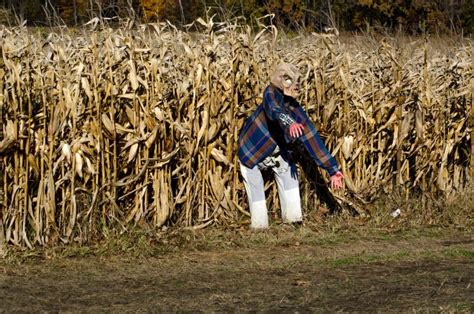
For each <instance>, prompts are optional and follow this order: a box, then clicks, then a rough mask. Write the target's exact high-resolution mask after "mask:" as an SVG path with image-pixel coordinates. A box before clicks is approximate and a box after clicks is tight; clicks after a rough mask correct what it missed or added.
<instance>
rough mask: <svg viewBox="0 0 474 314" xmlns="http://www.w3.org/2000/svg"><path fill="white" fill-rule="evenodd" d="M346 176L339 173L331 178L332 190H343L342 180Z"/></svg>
mask: <svg viewBox="0 0 474 314" xmlns="http://www.w3.org/2000/svg"><path fill="white" fill-rule="evenodd" d="M343 178H344V176H343V175H342V172H340V171H338V172H336V174H334V175H333V176H331V188H332V189H333V190H339V189H340V188H342V179H343Z"/></svg>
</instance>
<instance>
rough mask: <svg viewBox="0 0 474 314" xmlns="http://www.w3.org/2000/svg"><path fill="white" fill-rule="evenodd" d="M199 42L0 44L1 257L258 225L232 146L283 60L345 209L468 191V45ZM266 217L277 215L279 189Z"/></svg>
mask: <svg viewBox="0 0 474 314" xmlns="http://www.w3.org/2000/svg"><path fill="white" fill-rule="evenodd" d="M201 22H202V24H206V23H205V22H204V21H201ZM89 27H93V26H89ZM205 27H206V28H207V31H204V32H202V33H186V32H182V31H179V30H176V29H174V28H173V27H172V26H170V25H164V24H163V25H162V24H152V25H143V26H140V27H139V28H138V29H131V28H129V27H128V25H124V27H123V28H120V29H117V30H112V29H107V28H104V29H92V30H90V29H84V30H83V32H82V33H81V32H78V31H77V30H76V31H75V33H74V34H72V33H68V31H67V30H64V31H63V32H57V33H51V34H49V35H48V36H47V37H46V38H44V37H43V36H39V35H36V34H33V33H31V32H29V31H28V30H27V29H26V28H12V29H7V28H3V29H2V30H1V31H0V41H1V49H2V50H1V55H2V59H1V60H0V63H1V64H2V66H1V67H0V92H1V93H0V104H1V107H0V118H1V121H2V123H1V124H2V126H3V127H2V130H0V131H1V134H0V139H1V141H0V154H1V155H0V158H1V159H0V165H1V167H2V168H0V169H1V171H0V189H1V190H0V191H1V193H0V197H2V198H1V199H0V243H3V244H4V243H10V244H14V245H17V246H26V247H29V248H33V247H34V246H38V245H40V246H41V245H54V244H58V243H70V242H78V243H85V242H87V241H89V240H91V239H94V237H97V236H99V237H102V236H104V235H105V234H106V231H105V230H110V229H114V230H118V231H119V232H120V231H121V230H122V231H123V230H127V229H128V228H130V227H129V226H130V225H131V224H133V225H136V226H138V227H139V228H149V227H151V228H152V229H154V228H156V227H161V226H164V225H167V226H178V227H189V228H192V229H194V230H196V229H201V228H204V227H206V226H209V225H216V226H222V225H224V226H230V225H234V224H238V222H239V221H242V220H243V219H245V218H246V217H247V215H248V213H247V208H246V200H245V195H244V193H243V186H242V183H241V181H240V178H239V170H238V160H237V156H236V148H237V136H238V132H239V130H240V128H241V126H242V124H243V122H244V121H245V118H246V117H247V116H248V115H249V114H250V113H251V112H252V110H253V109H254V108H255V106H256V105H257V104H258V103H259V102H260V101H261V94H262V91H263V89H264V87H265V85H266V84H267V82H268V75H269V70H270V69H271V68H272V67H273V66H274V65H275V64H277V63H278V62H280V61H282V60H286V61H290V62H293V63H295V64H297V65H298V66H299V67H300V68H301V70H302V71H303V73H304V75H303V77H304V83H303V87H304V93H303V95H302V97H301V99H300V101H301V102H302V104H304V106H305V108H306V110H307V111H308V113H309V114H310V116H311V117H312V119H313V121H315V122H316V126H317V128H318V130H319V131H320V133H321V135H322V136H323V137H324V138H325V139H326V143H327V145H328V147H329V148H330V150H331V151H332V152H333V153H334V155H335V156H336V158H337V160H338V161H339V163H340V164H341V166H342V170H343V172H344V173H345V178H346V184H347V189H346V191H345V192H343V193H340V194H338V195H337V198H338V199H339V200H340V201H341V202H342V203H344V204H348V203H349V202H351V203H352V204H353V206H356V207H357V209H358V210H359V211H361V212H366V213H367V214H370V215H371V216H374V215H376V214H377V213H378V211H377V209H376V207H374V203H373V202H374V200H376V199H377V196H379V195H380V194H381V193H382V194H383V193H385V194H390V193H398V194H399V195H401V199H404V200H405V203H407V201H408V200H410V199H411V198H412V197H414V196H416V195H421V196H422V197H423V200H422V204H426V199H428V200H429V199H437V198H438V196H446V195H457V193H459V192H460V191H462V190H464V189H465V186H466V183H467V182H468V181H469V175H470V174H469V162H470V159H471V156H470V153H469V149H470V146H469V145H470V132H471V129H470V128H469V127H468V125H467V121H468V117H469V114H470V112H471V110H472V82H473V70H472V61H471V60H472V58H473V44H472V41H469V40H460V41H459V42H456V43H454V44H453V45H452V46H451V47H449V50H446V49H445V47H442V46H441V47H440V45H439V44H438V42H431V41H430V40H423V39H419V38H418V39H413V40H405V41H402V40H398V39H395V38H388V37H387V38H382V39H374V38H368V37H367V38H358V39H357V40H347V39H345V40H339V39H338V38H335V37H320V36H318V35H308V36H303V37H297V38H292V39H284V38H281V37H279V36H278V34H277V31H276V30H275V29H274V28H271V27H267V28H262V31H261V32H259V33H258V34H254V33H252V32H251V31H250V30H249V29H248V28H246V27H243V26H238V25H230V24H219V25H217V24H213V23H212V22H209V23H208V24H206V25H205ZM301 189H302V196H303V202H304V205H305V208H306V209H307V210H308V212H311V210H312V209H316V208H319V207H320V204H319V202H318V199H317V197H316V194H315V191H313V190H311V189H310V185H309V184H307V183H306V180H304V179H303V180H302V183H301ZM421 196H420V197H421ZM268 202H269V205H270V206H271V207H273V208H278V201H277V194H276V188H275V186H274V185H273V184H270V185H269V186H268ZM405 203H404V204H405Z"/></svg>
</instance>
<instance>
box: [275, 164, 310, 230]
mask: <svg viewBox="0 0 474 314" xmlns="http://www.w3.org/2000/svg"><path fill="white" fill-rule="evenodd" d="M278 162H279V163H280V166H279V167H277V168H273V172H274V174H275V180H276V182H277V186H278V196H279V198H280V205H281V216H282V219H283V222H299V221H302V220H303V213H302V210H301V197H300V188H299V183H298V177H297V174H296V169H295V172H294V173H293V174H292V171H291V166H290V165H289V164H288V163H287V162H286V161H285V160H284V159H283V158H282V157H281V156H279V157H278Z"/></svg>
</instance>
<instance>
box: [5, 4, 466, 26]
mask: <svg viewBox="0 0 474 314" xmlns="http://www.w3.org/2000/svg"><path fill="white" fill-rule="evenodd" d="M268 14H274V17H273V19H272V23H274V24H276V25H277V26H278V27H282V28H288V29H290V30H298V29H306V30H311V31H321V30H323V29H324V28H325V27H337V28H338V29H340V30H345V31H355V30H358V31H361V30H362V31H363V30H366V29H368V28H378V29H381V30H384V31H403V32H406V33H410V34H419V33H425V32H436V33H452V32H456V33H461V32H463V33H472V32H473V30H474V21H473V17H474V0H0V22H1V23H2V24H7V23H10V24H14V23H17V22H19V21H24V20H26V21H27V23H28V24H29V25H36V26H41V25H51V24H54V25H57V24H58V23H59V24H66V25H78V24H81V23H84V22H86V21H88V20H90V19H91V18H94V17H104V18H109V19H111V20H112V21H113V20H114V19H115V20H117V19H119V18H133V19H136V20H139V21H140V22H155V21H164V20H168V21H170V22H171V23H173V24H175V25H178V26H179V25H186V24H188V23H190V22H192V21H194V20H195V19H196V18H198V17H206V16H207V17H208V16H215V19H219V20H229V19H233V18H237V17H239V18H245V20H246V21H247V22H248V23H249V24H255V23H256V22H257V21H258V20H259V19H260V18H262V17H265V16H267V15H268Z"/></svg>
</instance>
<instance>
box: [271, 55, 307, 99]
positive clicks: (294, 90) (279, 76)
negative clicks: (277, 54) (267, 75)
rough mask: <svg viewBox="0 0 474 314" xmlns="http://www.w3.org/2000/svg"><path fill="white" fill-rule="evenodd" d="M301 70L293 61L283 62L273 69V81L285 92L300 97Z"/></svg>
mask: <svg viewBox="0 0 474 314" xmlns="http://www.w3.org/2000/svg"><path fill="white" fill-rule="evenodd" d="M299 77H300V72H299V70H298V68H297V67H296V66H295V65H293V64H291V63H281V64H279V65H278V66H277V67H276V68H275V70H274V71H273V74H272V78H271V83H272V84H273V85H275V86H276V87H277V88H279V89H281V90H282V91H283V94H284V95H286V96H290V97H293V98H296V97H298V94H299V91H300V84H299V82H298V79H299Z"/></svg>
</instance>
